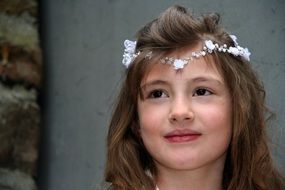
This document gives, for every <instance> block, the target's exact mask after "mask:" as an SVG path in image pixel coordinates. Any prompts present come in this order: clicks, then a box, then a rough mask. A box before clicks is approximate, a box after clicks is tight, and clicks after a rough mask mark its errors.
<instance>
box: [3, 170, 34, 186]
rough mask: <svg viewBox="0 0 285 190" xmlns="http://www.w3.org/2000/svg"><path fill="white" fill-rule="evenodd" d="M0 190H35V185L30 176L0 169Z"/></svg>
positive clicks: (16, 171)
mask: <svg viewBox="0 0 285 190" xmlns="http://www.w3.org/2000/svg"><path fill="white" fill-rule="evenodd" d="M0 189H1V190H36V189H37V188H36V185H35V182H34V180H33V179H32V178H31V176H29V175H27V174H25V173H23V172H21V171H18V170H14V171H13V170H8V169H0Z"/></svg>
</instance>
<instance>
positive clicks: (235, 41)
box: [230, 35, 238, 46]
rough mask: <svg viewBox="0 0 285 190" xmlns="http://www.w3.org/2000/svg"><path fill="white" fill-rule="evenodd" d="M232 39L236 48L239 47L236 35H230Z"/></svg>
mask: <svg viewBox="0 0 285 190" xmlns="http://www.w3.org/2000/svg"><path fill="white" fill-rule="evenodd" d="M230 37H231V39H232V40H233V41H234V43H235V46H238V43H237V37H236V36H235V35H230Z"/></svg>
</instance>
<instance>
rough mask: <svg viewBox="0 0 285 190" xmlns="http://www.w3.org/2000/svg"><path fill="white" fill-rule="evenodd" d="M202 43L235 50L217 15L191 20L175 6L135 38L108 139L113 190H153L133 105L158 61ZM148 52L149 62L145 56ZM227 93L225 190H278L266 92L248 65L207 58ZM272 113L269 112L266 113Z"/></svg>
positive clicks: (283, 183) (222, 56)
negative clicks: (229, 129) (268, 132)
mask: <svg viewBox="0 0 285 190" xmlns="http://www.w3.org/2000/svg"><path fill="white" fill-rule="evenodd" d="M205 39H211V40H212V41H214V42H216V43H218V44H227V45H228V46H233V45H234V42H233V41H232V39H231V38H230V36H229V34H228V33H227V32H226V31H225V29H224V28H223V27H221V26H220V24H219V15H218V14H209V15H203V16H199V17H195V16H194V15H192V14H191V13H189V12H188V11H187V9H185V8H184V7H181V6H173V7H170V8H168V9H167V10H166V11H165V12H163V13H162V14H161V15H160V16H159V17H158V18H156V19H154V20H153V21H152V22H150V23H148V24H147V25H146V26H144V27H143V28H142V29H141V30H139V31H138V33H137V46H136V51H140V52H141V53H140V54H139V56H137V57H136V59H135V60H134V62H133V64H132V65H131V66H130V67H129V68H128V69H127V71H126V75H125V76H126V77H125V80H124V82H123V84H122V88H121V92H120V94H119V96H118V101H117V104H116V106H115V109H114V112H113V116H112V119H111V122H110V125H109V131H108V136H107V162H106V168H105V180H106V181H107V182H110V183H111V186H110V189H114V190H141V189H146V190H154V189H155V179H153V178H155V176H156V174H157V171H156V167H155V164H154V162H153V160H152V157H151V156H150V155H149V153H148V152H147V151H146V149H145V147H144V144H143V142H142V139H141V137H140V135H139V132H138V128H139V124H138V113H137V102H138V98H139V97H140V95H141V90H140V85H141V82H142V80H143V78H144V76H145V75H146V74H147V73H148V72H149V71H150V69H151V68H152V66H153V65H154V64H157V63H158V62H159V61H158V60H159V59H160V58H162V57H163V56H165V55H167V54H168V53H169V52H171V51H174V50H177V49H178V48H182V47H185V46H195V45H197V44H198V43H202V42H203V41H204V40H205ZM149 51H152V58H151V59H146V58H145V56H146V55H147V53H148V52H149ZM211 56H212V57H213V58H214V61H215V66H216V67H217V69H218V70H219V72H220V73H221V74H222V76H223V77H224V80H225V81H226V83H227V87H228V89H229V92H230V94H231V103H232V108H233V109H232V110H233V113H232V117H233V118H232V121H233V123H232V128H233V130H232V131H233V132H232V140H231V143H230V145H229V148H228V153H227V157H226V162H225V167H224V173H223V188H224V189H225V190H268V189H274V190H281V189H285V180H284V177H283V176H282V175H281V174H280V173H279V172H278V171H277V169H276V168H275V167H274V164H273V161H272V158H271V155H270V150H269V148H268V142H267V141H268V140H267V137H266V133H265V130H266V115H268V113H269V112H268V110H267V108H266V107H265V90H264V87H263V84H262V83H261V81H260V80H259V79H258V77H257V74H256V73H255V72H254V71H253V69H252V68H251V65H250V64H249V62H247V61H246V60H244V59H242V58H240V57H235V56H233V55H230V54H228V53H222V52H215V53H214V54H212V55H211ZM269 114H270V113H269Z"/></svg>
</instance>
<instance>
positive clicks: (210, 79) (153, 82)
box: [141, 76, 224, 88]
mask: <svg viewBox="0 0 285 190" xmlns="http://www.w3.org/2000/svg"><path fill="white" fill-rule="evenodd" d="M195 82H211V83H212V82H213V83H216V84H217V85H219V86H223V85H224V83H223V82H222V81H221V80H219V79H216V78H214V77H210V76H207V77H204V76H201V77H200V76H199V77H195V78H190V79H187V83H190V84H191V83H195ZM169 84H170V82H168V81H167V80H161V79H157V80H151V81H149V82H146V83H144V84H143V85H142V86H141V88H146V87H149V86H154V85H169Z"/></svg>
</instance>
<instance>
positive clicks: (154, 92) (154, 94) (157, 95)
mask: <svg viewBox="0 0 285 190" xmlns="http://www.w3.org/2000/svg"><path fill="white" fill-rule="evenodd" d="M167 96H168V95H167V93H166V92H165V91H164V90H161V89H155V90H152V91H150V92H149V93H148V94H147V98H154V99H155V98H165V97H167Z"/></svg>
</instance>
